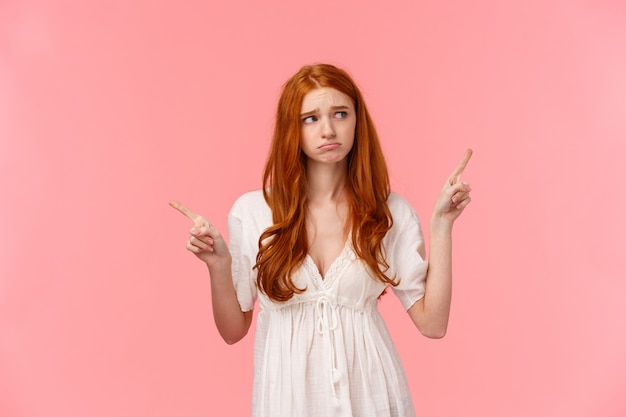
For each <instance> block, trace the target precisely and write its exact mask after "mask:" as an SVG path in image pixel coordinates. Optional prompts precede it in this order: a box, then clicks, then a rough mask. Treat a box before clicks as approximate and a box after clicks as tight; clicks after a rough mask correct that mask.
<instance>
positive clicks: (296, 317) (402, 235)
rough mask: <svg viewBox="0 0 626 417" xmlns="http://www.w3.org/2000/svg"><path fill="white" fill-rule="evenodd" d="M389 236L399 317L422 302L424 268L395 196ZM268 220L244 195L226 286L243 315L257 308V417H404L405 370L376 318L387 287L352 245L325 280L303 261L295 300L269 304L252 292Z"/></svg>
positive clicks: (418, 241)
mask: <svg viewBox="0 0 626 417" xmlns="http://www.w3.org/2000/svg"><path fill="white" fill-rule="evenodd" d="M388 204H389V208H390V210H391V213H392V217H393V221H394V223H393V227H392V228H391V229H390V230H389V231H388V232H387V235H386V236H385V238H384V241H383V243H384V248H385V251H386V259H387V262H388V263H389V265H390V266H391V270H390V271H389V272H390V274H391V275H390V276H394V275H395V277H396V279H399V280H400V284H399V285H398V286H397V287H391V288H392V290H393V292H394V293H395V294H396V295H397V296H398V298H399V299H400V301H401V302H402V304H403V306H404V307H405V309H408V308H409V307H410V306H412V305H413V303H415V302H416V301H417V300H419V299H420V298H422V297H423V295H424V285H425V277H426V270H427V263H426V261H425V260H424V259H423V254H424V248H423V246H424V240H423V234H422V230H421V226H420V223H419V219H418V217H417V215H416V214H415V211H414V210H413V209H412V207H411V206H410V205H409V204H408V203H407V202H406V201H405V200H404V199H403V198H402V197H400V196H399V195H398V194H395V193H392V194H391V195H390V197H389V200H388ZM271 225H272V214H271V211H270V209H269V207H268V206H267V204H266V202H265V200H264V198H263V194H262V192H261V191H260V190H258V191H253V192H249V193H246V194H244V195H242V196H241V197H240V198H239V199H238V200H237V201H236V202H235V204H234V205H233V208H232V210H231V212H230V215H229V218H228V227H229V238H230V250H231V254H232V257H233V280H234V283H235V289H236V291H237V298H238V300H239V304H240V306H241V310H242V311H250V310H252V309H253V307H254V303H255V301H256V300H257V299H258V302H259V306H260V312H259V315H258V317H257V324H256V335H255V343H254V386H253V396H252V410H253V411H252V414H253V416H254V417H317V416H319V417H332V416H341V417H347V416H354V417H369V416H371V417H387V416H394V417H411V416H415V411H414V408H413V404H412V401H411V395H410V391H409V388H408V385H407V381H406V376H405V374H404V369H403V367H402V364H401V362H400V358H399V356H398V353H397V351H396V349H395V347H394V345H393V342H392V341H391V338H390V336H389V333H388V331H387V328H386V326H385V324H384V322H383V319H382V317H381V315H380V314H379V312H378V309H377V302H378V296H379V295H380V294H381V293H382V292H383V290H384V289H385V284H383V283H382V282H380V281H379V280H377V279H376V278H374V277H373V275H372V274H371V273H370V271H369V269H368V267H367V266H366V265H365V263H364V262H362V261H361V260H359V259H357V257H356V255H355V253H354V251H353V249H352V245H351V244H350V239H348V243H347V244H346V246H345V248H344V250H343V252H342V253H341V254H340V255H339V257H338V258H337V259H336V260H335V261H334V262H333V264H332V265H331V266H330V267H329V269H328V272H327V273H326V276H325V277H322V276H321V275H320V273H319V271H318V269H317V267H316V265H315V263H314V262H313V260H312V259H311V257H309V256H307V257H306V259H305V261H304V263H303V265H302V266H301V267H300V268H299V269H298V271H297V272H296V273H295V275H294V277H293V280H294V282H295V283H296V285H297V286H298V287H299V288H303V287H305V286H306V291H304V292H303V293H302V294H295V295H294V296H293V297H292V298H291V299H290V300H289V301H286V302H283V303H276V302H273V301H271V300H270V299H269V298H268V297H267V296H266V295H264V294H263V293H262V292H260V291H257V287H256V271H255V270H253V268H252V267H253V265H254V264H255V262H256V255H257V252H258V241H259V236H260V235H261V233H262V232H263V231H264V230H265V229H266V228H267V227H269V226H271Z"/></svg>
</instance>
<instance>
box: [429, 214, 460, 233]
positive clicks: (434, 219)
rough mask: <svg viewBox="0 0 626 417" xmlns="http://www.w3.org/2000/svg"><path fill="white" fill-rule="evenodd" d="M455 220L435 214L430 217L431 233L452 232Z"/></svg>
mask: <svg viewBox="0 0 626 417" xmlns="http://www.w3.org/2000/svg"><path fill="white" fill-rule="evenodd" d="M453 225H454V220H450V219H448V218H446V217H443V216H437V215H433V216H431V218H430V233H431V235H432V234H433V233H452V226H453Z"/></svg>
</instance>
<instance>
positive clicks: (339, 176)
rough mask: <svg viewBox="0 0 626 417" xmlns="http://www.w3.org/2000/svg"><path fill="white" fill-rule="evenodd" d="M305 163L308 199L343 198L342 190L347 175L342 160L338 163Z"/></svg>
mask: <svg viewBox="0 0 626 417" xmlns="http://www.w3.org/2000/svg"><path fill="white" fill-rule="evenodd" d="M311 162H312V161H309V164H308V165H307V178H308V181H309V195H308V198H309V201H314V202H315V201H317V202H321V201H339V200H342V199H343V198H345V195H344V194H343V190H344V188H345V185H346V178H347V176H348V165H347V162H346V161H345V160H344V161H342V162H340V163H338V164H321V163H311Z"/></svg>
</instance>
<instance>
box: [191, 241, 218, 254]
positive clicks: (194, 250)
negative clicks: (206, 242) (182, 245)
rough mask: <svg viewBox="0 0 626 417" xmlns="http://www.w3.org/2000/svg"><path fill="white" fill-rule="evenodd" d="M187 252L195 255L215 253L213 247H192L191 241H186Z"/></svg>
mask: <svg viewBox="0 0 626 417" xmlns="http://www.w3.org/2000/svg"><path fill="white" fill-rule="evenodd" d="M187 250H188V251H190V252H193V253H195V254H196V255H197V254H199V253H201V252H215V249H214V248H213V246H207V247H206V248H201V247H199V246H196V245H194V244H193V243H191V241H189V240H188V241H187Z"/></svg>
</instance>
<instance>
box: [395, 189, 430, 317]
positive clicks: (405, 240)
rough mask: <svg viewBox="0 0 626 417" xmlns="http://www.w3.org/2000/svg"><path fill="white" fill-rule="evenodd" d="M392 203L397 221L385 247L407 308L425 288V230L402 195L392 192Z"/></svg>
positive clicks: (426, 267) (396, 290)
mask: <svg viewBox="0 0 626 417" xmlns="http://www.w3.org/2000/svg"><path fill="white" fill-rule="evenodd" d="M389 206H390V210H391V212H392V216H393V221H394V224H393V227H392V228H391V229H390V230H389V232H388V233H387V236H386V237H385V239H386V243H385V249H386V255H387V263H389V267H390V269H391V271H390V272H391V274H392V276H393V275H395V279H396V282H399V284H398V285H397V286H395V287H393V286H392V287H391V288H392V290H393V292H394V293H395V294H396V296H397V297H398V298H399V299H400V302H401V303H402V306H403V307H404V308H405V310H408V309H409V308H410V307H411V306H412V305H413V304H415V302H416V301H418V300H420V299H421V298H422V297H424V294H425V292H426V273H427V271H428V262H427V261H426V260H425V256H426V255H425V247H424V246H425V245H424V234H423V232H422V226H421V224H420V220H419V218H418V216H417V213H415V210H413V208H412V207H411V206H410V205H409V203H408V202H406V201H405V200H404V199H403V198H402V197H400V196H398V195H397V194H392V195H391V196H390V202H389Z"/></svg>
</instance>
